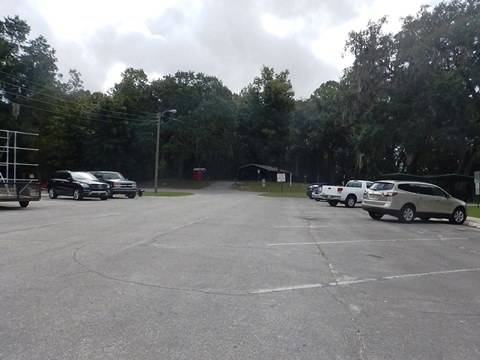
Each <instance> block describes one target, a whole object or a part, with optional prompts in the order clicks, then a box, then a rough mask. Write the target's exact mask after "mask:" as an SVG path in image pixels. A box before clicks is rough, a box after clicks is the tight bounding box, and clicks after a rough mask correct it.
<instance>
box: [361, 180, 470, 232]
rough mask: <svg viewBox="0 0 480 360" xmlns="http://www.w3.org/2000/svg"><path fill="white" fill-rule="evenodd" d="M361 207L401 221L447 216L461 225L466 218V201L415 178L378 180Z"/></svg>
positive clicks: (365, 194) (379, 215) (369, 211)
mask: <svg viewBox="0 0 480 360" xmlns="http://www.w3.org/2000/svg"><path fill="white" fill-rule="evenodd" d="M362 208H363V210H365V211H368V214H369V215H370V217H371V218H372V219H375V220H379V219H381V218H382V217H383V215H385V214H387V215H392V216H395V217H397V218H398V220H400V221H401V222H412V221H413V220H414V219H415V218H416V217H419V218H420V219H422V220H424V221H428V220H429V219H430V218H444V219H448V220H450V222H451V223H452V224H458V225H461V224H463V223H464V222H465V220H466V218H467V205H466V203H465V202H464V201H462V200H459V199H457V198H454V197H452V196H451V195H450V194H448V193H447V192H446V191H445V190H443V189H441V188H440V187H438V186H436V185H433V184H428V183H424V182H416V181H394V180H392V181H390V180H385V181H383V180H382V181H378V182H376V183H375V184H373V185H372V186H371V187H370V189H368V190H366V191H365V193H364V195H363V203H362Z"/></svg>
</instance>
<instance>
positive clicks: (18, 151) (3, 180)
mask: <svg viewBox="0 0 480 360" xmlns="http://www.w3.org/2000/svg"><path fill="white" fill-rule="evenodd" d="M27 136H35V137H36V136H38V134H34V133H27V132H22V131H12V130H0V202H2V201H18V202H19V204H20V206H21V207H27V206H28V204H29V203H30V201H39V200H40V198H41V186H40V180H39V178H38V175H37V173H38V171H32V170H31V169H37V168H38V164H34V163H26V162H21V159H22V154H25V153H32V152H38V149H34V148H27V147H21V146H19V145H18V144H19V138H21V137H27Z"/></svg>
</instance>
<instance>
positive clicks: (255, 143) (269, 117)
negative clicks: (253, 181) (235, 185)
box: [239, 66, 295, 167]
mask: <svg viewBox="0 0 480 360" xmlns="http://www.w3.org/2000/svg"><path fill="white" fill-rule="evenodd" d="M288 75H289V72H288V70H285V71H282V72H280V73H278V74H277V73H275V71H274V69H273V68H268V67H266V66H264V67H263V68H262V70H261V74H260V77H256V78H255V79H254V81H253V83H252V84H250V85H249V86H248V87H246V88H245V89H243V90H242V91H241V94H240V95H241V98H240V104H239V133H240V136H241V138H242V142H243V146H244V149H245V151H247V152H248V153H249V158H250V159H251V161H253V162H257V163H264V164H269V165H273V166H278V167H283V166H285V165H286V161H285V155H286V152H287V149H288V147H289V124H290V119H291V115H292V113H293V111H294V109H295V100H294V92H293V88H292V84H291V82H290V80H289V78H288Z"/></svg>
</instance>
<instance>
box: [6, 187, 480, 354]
mask: <svg viewBox="0 0 480 360" xmlns="http://www.w3.org/2000/svg"><path fill="white" fill-rule="evenodd" d="M0 229H1V231H0V359H2V360H3V359H5V360H10V359H12V360H13V359H15V360H16V359H29V360H30V359H116V360H118V359H139V360H143V359H145V360H146V359H222V360H223V359H360V360H367V359H369V360H370V359H372V360H373V359H409V360H410V359H422V360H423V359H435V360H438V359H472V360H473V359H475V360H477V359H479V358H480V340H479V339H480V229H478V228H475V227H470V226H454V225H450V224H449V223H448V222H447V221H430V222H421V221H416V222H414V223H413V224H401V223H399V222H397V221H396V219H394V218H389V217H385V218H384V219H382V220H381V221H374V220H372V219H370V217H369V216H368V214H367V213H366V212H364V211H362V210H361V208H359V207H356V208H353V209H347V208H345V207H343V206H338V207H335V208H332V207H330V206H328V205H327V204H326V203H323V202H321V203H319V202H315V201H311V200H308V199H307V198H305V199H279V198H268V197H261V196H258V194H254V193H248V192H238V191H233V190H230V187H229V184H226V183H220V184H217V185H216V186H214V187H211V188H208V189H206V190H198V191H195V195H193V196H187V197H178V198H166V197H158V198H155V197H141V198H136V199H126V198H114V199H110V200H108V201H100V200H84V201H74V200H73V199H69V198H58V199H56V200H50V199H48V197H44V198H43V199H42V200H41V201H40V202H37V203H31V204H30V206H29V207H28V208H26V209H21V208H20V207H18V205H17V204H13V203H12V204H0Z"/></svg>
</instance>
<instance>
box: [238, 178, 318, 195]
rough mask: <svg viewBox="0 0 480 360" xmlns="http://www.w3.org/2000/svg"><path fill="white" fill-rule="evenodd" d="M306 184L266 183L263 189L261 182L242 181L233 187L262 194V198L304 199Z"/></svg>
mask: <svg viewBox="0 0 480 360" xmlns="http://www.w3.org/2000/svg"><path fill="white" fill-rule="evenodd" d="M308 186H309V185H308V184H301V183H292V186H290V183H288V182H287V183H283V184H280V183H275V182H267V183H265V187H263V185H262V183H261V182H257V181H244V182H237V183H236V184H235V185H234V188H235V189H237V190H241V191H252V192H259V193H262V195H263V196H270V197H290V198H291V197H294V198H304V197H306V196H307V195H306V192H307V188H308Z"/></svg>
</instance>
